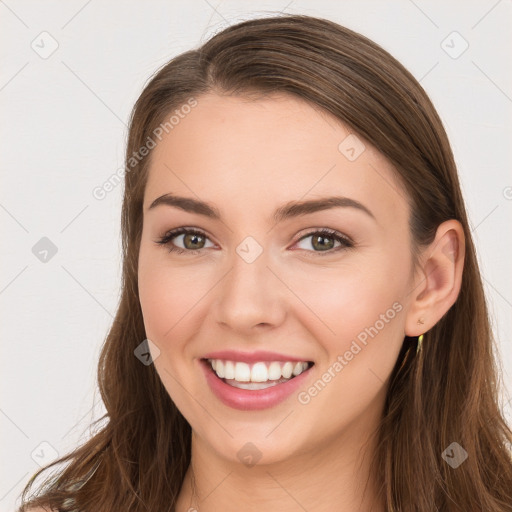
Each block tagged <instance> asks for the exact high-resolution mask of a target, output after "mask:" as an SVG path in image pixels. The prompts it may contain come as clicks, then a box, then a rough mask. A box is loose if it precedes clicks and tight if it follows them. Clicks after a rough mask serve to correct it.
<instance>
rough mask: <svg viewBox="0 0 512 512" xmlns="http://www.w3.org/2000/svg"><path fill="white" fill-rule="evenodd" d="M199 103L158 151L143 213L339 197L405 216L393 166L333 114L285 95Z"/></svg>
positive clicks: (251, 207) (209, 98)
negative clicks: (174, 205)
mask: <svg viewBox="0 0 512 512" xmlns="http://www.w3.org/2000/svg"><path fill="white" fill-rule="evenodd" d="M196 99H197V106H195V107H194V108H193V109H191V110H190V112H189V113H188V114H186V115H183V116H182V117H181V118H180V120H179V122H178V123H177V124H175V125H173V128H172V129H170V130H169V131H168V133H166V134H165V133H164V135H163V137H162V140H161V141H160V142H158V144H157V146H156V147H155V148H154V149H153V150H152V153H151V165H150V170H149V177H148V182H147V185H146V194H145V201H144V203H145V208H146V207H147V206H148V204H149V203H151V201H153V200H154V199H155V198H156V197H158V196H159V195H162V194H166V193H175V194H179V195H184V196H189V197H194V196H196V197H199V198H201V199H203V200H207V201H208V202H212V203H214V204H216V205H217V206H218V207H219V209H220V210H221V211H223V210H224V211H226V212H227V211H228V210H231V213H234V212H235V210H236V209H237V207H242V206H243V211H251V212H254V211H256V210H255V209H257V210H258V211H263V210H267V212H269V211H270V210H271V209H273V208H275V206H276V205H277V204H278V203H279V204H281V203H284V202H286V201H292V200H299V199H310V198H311V199H313V198H315V197H322V196H327V195H334V194H336V195H342V196H346V197H351V198H353V199H355V200H358V201H361V202H364V203H367V204H368V203H370V204H372V210H374V212H376V213H377V214H379V215H380V216H384V217H386V216H389V215H391V216H396V215H397V211H398V210H403V211H407V205H406V201H405V192H404V191H403V190H402V189H401V188H400V185H399V183H398V180H397V179H396V176H395V171H394V169H393V166H392V165H391V164H390V162H389V161H388V160H387V159H386V158H385V157H384V156H383V155H382V154H381V153H379V152H378V151H377V150H376V149H375V148H374V147H373V146H371V145H370V144H369V143H368V142H367V141H364V140H362V139H361V138H360V137H357V136H355V134H353V133H351V130H350V128H349V127H347V126H346V125H345V124H343V123H342V122H341V121H340V120H338V119H337V118H335V117H334V116H332V115H330V114H329V113H327V112H325V111H323V110H321V109H319V108H316V107H315V106H312V105H311V104H309V103H308V102H306V101H304V100H302V99H300V98H296V97H294V96H292V95H286V94H281V95H273V96H269V97H263V98H259V99H252V98H248V97H245V96H220V95H217V94H207V95H204V96H200V97H198V98H196ZM227 201H228V202H227ZM239 210H240V208H239ZM238 213H241V212H240V211H239V212H238Z"/></svg>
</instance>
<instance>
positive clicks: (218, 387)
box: [199, 360, 311, 411]
mask: <svg viewBox="0 0 512 512" xmlns="http://www.w3.org/2000/svg"><path fill="white" fill-rule="evenodd" d="M199 364H200V366H201V368H202V370H203V372H204V374H205V377H206V381H207V382H208V385H209V386H210V389H211V390H212V391H213V393H214V395H215V396H216V397H217V398H218V399H219V400H220V401H221V402H222V403H223V404H225V405H227V406H228V407H232V408H233V409H239V410H242V411H258V410H262V409H269V408H270V407H274V406H276V405H277V404H279V403H281V402H283V401H284V400H286V399H287V398H288V397H289V396H290V395H291V394H292V393H293V392H294V391H296V390H297V388H298V387H299V386H300V385H301V384H302V383H303V382H304V380H305V379H306V378H307V377H308V375H309V370H310V369H311V368H308V369H307V370H306V371H305V372H302V373H301V374H300V375H298V376H297V377H294V378H293V379H290V380H289V381H287V382H283V383H282V384H277V385H275V386H271V387H269V388H267V389H257V390H250V389H239V388H235V387H233V386H230V385H229V384H226V383H225V382H224V381H223V380H222V379H220V378H219V377H217V374H216V373H215V372H214V371H213V369H212V367H211V366H210V364H209V363H208V362H207V361H204V360H200V361H199Z"/></svg>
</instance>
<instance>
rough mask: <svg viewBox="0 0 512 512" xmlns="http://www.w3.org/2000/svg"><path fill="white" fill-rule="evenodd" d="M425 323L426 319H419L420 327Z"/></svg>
mask: <svg viewBox="0 0 512 512" xmlns="http://www.w3.org/2000/svg"><path fill="white" fill-rule="evenodd" d="M424 323H425V319H424V318H423V317H421V318H419V319H418V325H423V324H424Z"/></svg>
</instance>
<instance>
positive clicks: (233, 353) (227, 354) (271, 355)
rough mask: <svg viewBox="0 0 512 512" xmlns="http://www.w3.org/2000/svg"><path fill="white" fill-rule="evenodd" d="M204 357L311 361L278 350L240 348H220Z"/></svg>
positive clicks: (253, 360) (239, 359)
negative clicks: (253, 350) (240, 349)
mask: <svg viewBox="0 0 512 512" xmlns="http://www.w3.org/2000/svg"><path fill="white" fill-rule="evenodd" d="M203 359H222V360H227V361H239V362H243V363H257V362H258V361H262V362H265V361H284V362H286V361H290V362H294V361H307V362H308V361H310V359H307V358H306V359H305V358H303V357H296V356H289V355H286V354H278V353H277V352H268V351H263V350H258V351H256V352H241V351H239V350H220V351H217V352H210V353H208V354H206V355H205V356H203Z"/></svg>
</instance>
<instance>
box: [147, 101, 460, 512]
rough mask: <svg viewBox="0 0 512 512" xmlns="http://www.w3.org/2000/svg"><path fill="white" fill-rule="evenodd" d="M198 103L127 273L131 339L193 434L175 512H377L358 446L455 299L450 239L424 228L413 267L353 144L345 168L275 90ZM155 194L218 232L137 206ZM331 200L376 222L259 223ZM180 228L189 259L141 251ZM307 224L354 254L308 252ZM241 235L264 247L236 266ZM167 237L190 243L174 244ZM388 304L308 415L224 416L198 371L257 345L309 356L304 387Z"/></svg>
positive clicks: (339, 132)
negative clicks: (413, 344) (415, 348)
mask: <svg viewBox="0 0 512 512" xmlns="http://www.w3.org/2000/svg"><path fill="white" fill-rule="evenodd" d="M197 100H198V105H197V106H196V107H195V108H194V109H192V111H191V112H190V113H189V114H188V115H187V116H186V117H185V118H184V119H182V120H180V122H179V124H178V125H176V126H175V127H174V128H173V130H172V131H170V132H169V133H168V134H167V135H165V136H164V138H163V139H162V141H161V142H160V143H159V144H158V145H157V147H156V148H155V149H153V151H152V153H151V166H150V171H149V178H148V183H147V186H146V190H145V196H144V222H143V232H142V239H141V247H140V257H139V269H138V271H139V293H140V301H141V307H142V311H143V316H144V324H145V328H146V334H147V337H148V338H149V339H150V340H151V341H152V342H153V343H154V344H155V345H156V346H157V347H158V349H159V350H160V354H159V356H158V357H156V359H155V362H154V364H155V367H156V370H157V372H158V374H159V376H160V378H161V379H162V382H163V384H164V386H165V388H166V389H167V391H168V393H169V395H170V397H171V398H172V399H173V401H174V402H175V403H176V405H177V407H178V408H179V409H180V411H181V412H182V414H183V415H184V416H185V418H186V419H187V421H188V422H189V423H190V425H191V427H192V431H193V437H192V467H193V468H194V474H195V481H196V487H197V493H198V496H199V502H197V501H193V496H192V492H191V470H190V468H189V471H188V472H187V475H186V477H185V481H184V484H183V487H182V490H181V494H180V496H179V500H178V506H177V509H176V510H177V511H186V510H188V509H189V507H191V506H194V507H195V508H197V509H198V510H200V511H201V512H208V511H214V510H232V506H233V505H232V504H233V503H236V507H237V509H239V510H247V511H257V510H258V511H260V510H280V511H283V512H286V511H299V510H304V509H305V510H315V511H328V510H334V509H336V510H340V511H351V512H353V511H356V510H360V511H369V510H372V511H376V512H379V511H383V510H384V504H383V501H382V499H381V498H379V497H378V496H377V494H376V491H375V489H376V483H375V482H374V480H373V478H372V477H371V474H370V473H369V470H370V467H371V457H372V455H373V452H374V450H375V437H374V436H372V434H373V432H374V431H375V429H376V426H377V422H378V421H379V419H380V417H381V415H382V410H383V406H384V400H385V396H386V390H387V386H388V384H389V376H390V373H391V371H392V369H393V366H394V364H395V362H396V359H397V356H398V353H399V350H400V347H401V345H402V343H403V339H404V336H405V335H406V334H407V335H409V336H416V335H419V334H421V333H423V332H426V331H428V330H429V329H430V328H431V327H432V326H433V325H435V323H436V322H437V321H438V320H439V319H440V318H441V317H442V316H443V314H444V313H445V312H446V311H447V310H448V309H449V308H450V306H451V305H452V304H453V303H454V302H455V299H456V297H457V295H458V293H459V289H460V282H461V274H462V266H463V259H464V236H463V230H462V227H461V225H460V224H459V223H458V222H457V221H455V220H450V221H448V222H445V223H443V224H442V225H441V226H439V228H438V231H437V235H436V239H435V240H434V242H433V243H432V244H431V245H430V246H429V247H427V248H425V250H424V251H423V252H422V254H421V258H420V265H419V267H418V268H416V269H414V268H413V266H412V255H411V238H410V234H409V229H408V218H409V208H408V206H407V203H406V201H405V197H406V193H405V191H404V190H402V189H401V188H400V185H399V183H398V181H397V179H396V176H395V171H394V169H393V167H392V165H391V164H390V163H389V162H388V161H387V160H386V158H385V157H384V156H383V155H382V154H380V153H379V152H378V151H377V150H375V149H374V148H373V147H372V146H371V145H370V144H369V143H368V142H366V141H362V142H363V143H364V144H365V150H364V151H363V153H362V154H361V155H360V156H359V157H358V158H357V159H356V160H354V161H349V160H348V159H347V158H346V157H345V155H344V154H342V153H341V152H340V151H339V150H338V146H339V144H340V142H342V141H343V140H344V139H345V137H346V136H347V135H348V134H349V133H350V130H349V129H348V128H347V127H346V126H345V125H343V124H342V123H341V122H340V121H339V120H337V119H335V118H334V117H331V116H330V115H329V114H327V113H324V112H321V111H320V110H319V109H317V108H314V107H313V106H311V105H309V104H308V103H306V102H304V101H302V100H300V99H297V98H294V97H292V96H288V95H279V96H277V95H274V96H271V97H270V96H269V97H266V98H260V99H257V100H249V99H248V98H246V97H228V96H221V95H218V94H214V93H211V94H208V95H204V96H200V97H198V98H197ZM377 170H378V172H377ZM167 193H173V194H176V195H180V196H185V197H191V198H194V199H201V200H203V201H206V202H208V203H210V204H212V205H214V206H215V207H216V208H218V210H219V211H220V213H221V215H222V220H220V221H219V220H214V219H210V218H207V217H205V216H202V215H199V214H197V213H190V212H186V211H183V210H181V209H179V208H176V207H170V206H167V205H161V206H158V207H156V208H154V209H151V210H148V207H149V205H150V204H151V203H152V202H153V200H155V199H156V198H157V197H159V196H161V195H163V194H167ZM335 193H336V195H343V196H345V197H348V198H352V199H354V200H357V201H359V202H360V203H362V204H363V205H365V206H366V207H367V208H368V209H369V210H371V212H372V214H373V216H374V218H372V217H371V216H370V215H367V214H366V213H364V212H362V211H360V210H358V209H356V208H351V207H343V208H332V209H326V210H322V211H318V212H314V213H312V214H308V215H304V216H301V217H297V218H291V219H287V220H284V221H282V222H280V223H278V224H276V223H275V222H274V221H273V220H272V218H271V216H272V214H273V212H274V210H275V209H276V208H278V207H279V206H282V205H283V204H284V203H287V202H289V201H297V200H309V199H315V198H316V199H318V198H320V197H325V196H331V195H335ZM181 226H184V227H192V228H196V229H199V230H201V231H204V232H206V237H207V238H206V239H201V238H200V239H199V241H200V242H201V243H202V244H203V248H202V249H200V250H199V253H198V254H195V255H191V254H176V253H172V252H169V251H168V249H167V248H166V247H165V246H162V245H159V244H157V243H155V242H156V241H157V240H159V239H160V238H161V237H163V235H164V234H165V233H166V232H168V231H169V230H171V229H174V228H179V227H181ZM321 228H331V229H334V230H336V231H339V232H340V233H342V234H344V235H346V236H348V237H350V238H351V240H353V242H354V247H352V248H345V249H343V250H339V251H336V250H335V249H336V248H337V247H338V246H339V245H340V244H339V243H338V242H335V240H334V239H332V238H328V240H327V242H328V243H330V244H333V243H334V244H335V246H334V248H333V249H331V250H330V253H329V254H327V253H326V252H323V251H319V249H318V248H315V246H314V245H313V244H312V241H313V238H314V237H313V236H309V237H307V238H303V237H305V235H308V234H312V233H315V229H316V230H318V229H321ZM247 236H251V237H253V238H254V239H255V240H256V241H257V242H258V244H259V245H260V246H261V248H262V249H263V252H262V254H261V255H260V256H259V257H258V258H257V259H256V260H255V261H254V262H252V263H247V262H246V261H245V260H244V259H242V258H241V257H240V256H239V255H238V254H237V252H236V248H237V246H238V245H239V244H240V243H241V242H242V241H243V240H244V239H245V238H246V237H247ZM301 238H302V240H300V239H301ZM299 240H300V241H299ZM173 242H174V243H175V244H176V245H177V246H178V247H180V248H182V249H184V250H187V247H192V248H193V247H194V245H191V244H190V242H189V244H188V245H187V246H185V245H183V244H184V237H183V236H178V237H176V238H175V239H174V240H173ZM170 243H171V242H170ZM196 243H197V241H196ZM188 250H189V251H190V249H188ZM394 303H399V305H400V306H401V311H400V312H398V313H396V315H394V318H392V319H391V320H389V321H388V322H387V323H385V326H384V327H383V328H381V329H380V330H379V331H378V334H377V335H375V336H374V337H373V338H369V341H368V343H367V345H366V346H364V347H363V348H362V350H361V351H360V352H358V353H357V355H355V356H354V357H353V359H352V360H351V361H349V362H348V364H347V365H346V366H344V368H343V370H342V371H340V372H338V373H335V375H336V376H335V377H333V378H332V379H331V380H330V382H329V383H328V384H327V385H326V386H325V387H324V388H323V389H322V390H321V392H319V393H318V394H317V395H316V396H314V397H313V398H311V400H310V401H309V403H307V404H303V403H300V402H299V400H298V396H297V395H298V394H297V393H293V394H292V395H291V396H290V397H289V398H288V399H287V400H285V401H284V402H282V403H281V404H279V405H277V406H275V407H272V408H270V409H265V410H260V411H240V410H235V409H232V408H230V407H228V406H226V405H224V404H223V403H222V402H220V401H219V400H218V399H217V398H216V396H215V395H214V394H213V393H212V392H211V390H210V388H209V387H208V385H207V383H206V381H205V378H204V375H203V373H202V372H201V371H200V369H199V365H198V361H199V359H200V358H201V357H203V356H204V355H205V354H206V353H208V352H210V351H213V350H224V349H235V350H241V351H245V352H252V351H256V350H271V351H275V352H280V353H284V354H290V355H295V356H298V357H300V358H301V359H303V360H306V361H314V363H315V365H314V367H313V369H312V370H311V371H310V375H309V377H308V379H307V382H306V383H305V384H304V385H303V386H302V387H301V389H300V391H304V390H306V391H307V389H308V388H309V387H311V386H312V384H314V382H315V381H317V380H318V379H320V378H321V377H322V375H323V374H324V373H325V372H326V371H328V369H329V368H330V367H331V368H332V366H333V363H334V362H335V361H336V360H337V358H338V356H339V355H343V354H344V353H345V352H346V351H347V350H349V348H350V346H351V343H352V342H353V340H355V339H356V338H357V336H358V334H360V333H361V332H362V331H364V329H365V328H366V327H369V326H373V325H375V324H376V321H377V320H378V319H379V318H381V316H380V315H382V314H386V311H388V310H389V309H390V308H392V305H393V304H394ZM420 318H421V319H423V324H418V320H419V319H420ZM331 372H332V370H331ZM248 442H251V443H253V444H254V445H255V446H256V447H257V449H258V450H259V452H261V459H260V460H259V461H258V463H257V464H256V465H254V466H252V467H249V466H246V465H245V464H244V463H243V462H242V461H241V460H240V459H239V457H238V456H237V453H238V452H239V450H240V449H242V447H244V446H245V445H246V443H248ZM369 477H370V478H369ZM367 480H368V482H367ZM366 484H367V485H366Z"/></svg>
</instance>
